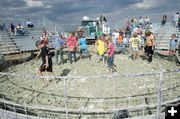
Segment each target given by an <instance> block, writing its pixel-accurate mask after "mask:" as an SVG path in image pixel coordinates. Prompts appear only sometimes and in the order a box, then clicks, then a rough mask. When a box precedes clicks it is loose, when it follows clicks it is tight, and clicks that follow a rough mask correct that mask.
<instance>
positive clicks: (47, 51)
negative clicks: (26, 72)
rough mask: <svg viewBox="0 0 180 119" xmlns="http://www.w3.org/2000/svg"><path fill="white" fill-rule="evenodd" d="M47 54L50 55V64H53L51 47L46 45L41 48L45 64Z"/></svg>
mask: <svg viewBox="0 0 180 119" xmlns="http://www.w3.org/2000/svg"><path fill="white" fill-rule="evenodd" d="M46 56H48V63H49V65H51V64H52V58H51V57H50V56H49V49H48V48H47V47H46V46H44V47H42V48H41V57H42V62H43V64H45V63H46Z"/></svg>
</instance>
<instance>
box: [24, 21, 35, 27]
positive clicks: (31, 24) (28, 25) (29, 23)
mask: <svg viewBox="0 0 180 119" xmlns="http://www.w3.org/2000/svg"><path fill="white" fill-rule="evenodd" d="M26 24H27V27H28V28H33V26H34V25H33V23H32V22H31V21H30V20H29V19H28V20H27V22H26Z"/></svg>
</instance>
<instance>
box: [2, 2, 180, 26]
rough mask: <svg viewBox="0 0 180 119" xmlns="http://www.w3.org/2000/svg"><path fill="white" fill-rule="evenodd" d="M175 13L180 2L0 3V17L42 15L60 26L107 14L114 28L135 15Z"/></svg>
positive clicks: (179, 9) (179, 6) (179, 7)
mask: <svg viewBox="0 0 180 119" xmlns="http://www.w3.org/2000/svg"><path fill="white" fill-rule="evenodd" d="M175 11H180V0H0V16H2V15H3V16H14V15H27V14H30V15H31V14H41V15H45V16H46V17H48V18H49V19H51V20H53V21H55V22H58V23H61V24H73V23H74V24H76V23H78V22H79V21H80V19H82V17H83V16H90V17H97V16H99V15H101V14H104V15H105V16H107V19H108V20H109V22H111V25H112V24H116V23H118V21H120V20H121V18H122V17H125V16H133V14H136V15H144V16H145V15H147V14H156V13H161V14H164V13H167V12H175ZM159 17H160V16H159Z"/></svg>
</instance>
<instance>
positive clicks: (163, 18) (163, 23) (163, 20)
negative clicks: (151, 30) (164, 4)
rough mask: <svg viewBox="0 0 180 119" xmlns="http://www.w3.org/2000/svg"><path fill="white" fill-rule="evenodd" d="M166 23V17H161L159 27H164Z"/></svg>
mask: <svg viewBox="0 0 180 119" xmlns="http://www.w3.org/2000/svg"><path fill="white" fill-rule="evenodd" d="M166 21H167V16H166V15H164V16H163V17H162V22H161V25H162V26H164V25H165V24H166Z"/></svg>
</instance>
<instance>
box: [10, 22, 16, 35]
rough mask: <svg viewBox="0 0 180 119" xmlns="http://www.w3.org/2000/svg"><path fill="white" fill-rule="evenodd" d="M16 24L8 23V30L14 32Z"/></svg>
mask: <svg viewBox="0 0 180 119" xmlns="http://www.w3.org/2000/svg"><path fill="white" fill-rule="evenodd" d="M15 28H16V26H15V25H14V24H13V23H10V32H11V33H15Z"/></svg>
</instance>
